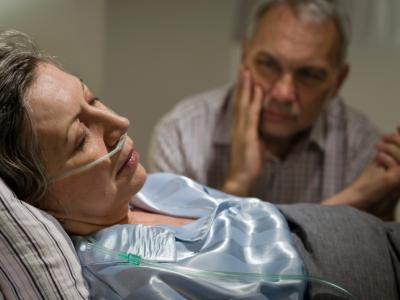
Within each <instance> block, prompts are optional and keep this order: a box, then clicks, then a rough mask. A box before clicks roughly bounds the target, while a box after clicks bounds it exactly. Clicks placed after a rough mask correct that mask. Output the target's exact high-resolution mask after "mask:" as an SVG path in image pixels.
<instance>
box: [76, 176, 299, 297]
mask: <svg viewBox="0 0 400 300" xmlns="http://www.w3.org/2000/svg"><path fill="white" fill-rule="evenodd" d="M131 205H132V209H135V207H140V208H143V209H146V210H149V211H152V212H158V213H163V214H167V215H171V216H181V217H189V218H193V219H195V221H194V222H192V223H190V224H187V225H185V226H181V227H173V226H156V227H149V226H144V225H114V226H112V227H109V228H106V229H103V230H101V231H99V232H97V233H96V234H94V235H92V236H90V238H92V239H95V240H96V244H97V245H100V246H101V247H104V248H107V249H111V250H114V251H123V252H130V253H133V254H136V255H140V256H141V257H142V258H143V259H148V260H151V261H157V262H161V263H163V264H166V263H167V264H171V263H172V265H180V266H186V267H190V268H194V269H199V270H206V271H218V272H221V271H222V272H251V273H264V274H290V275H293V274H296V275H298V274H300V275H302V274H303V275H304V265H303V261H302V259H301V258H300V256H299V254H298V252H297V251H296V249H295V247H294V244H293V242H292V239H291V233H290V230H289V228H288V226H287V223H286V221H285V218H284V217H283V216H282V214H281V213H280V212H279V210H278V209H277V208H276V207H275V206H274V205H272V204H270V203H266V202H261V201H259V200H257V199H254V198H239V197H235V196H232V195H228V194H224V193H222V192H219V191H217V190H214V189H210V188H207V187H204V186H202V185H200V184H198V183H196V182H194V181H192V180H190V179H188V178H186V177H183V176H176V175H173V174H166V173H157V174H151V175H149V176H148V178H147V181H146V183H145V185H144V187H143V188H142V189H141V191H140V192H139V193H138V194H137V195H135V196H134V198H133V199H132V201H131ZM74 241H75V247H76V250H77V253H78V256H79V259H80V261H81V264H82V266H83V272H84V276H85V278H86V280H87V283H88V285H89V288H90V292H91V296H92V298H93V299H302V298H303V295H304V291H305V288H306V285H305V283H304V282H303V281H300V280H278V281H275V282H260V281H258V282H254V281H251V280H250V281H249V280H246V279H245V278H244V279H243V280H231V279H224V278H215V277H213V276H209V277H201V278H198V277H196V276H191V275H187V274H182V273H180V272H176V271H174V270H169V271H168V270H159V269H155V268H151V267H136V266H133V265H131V264H128V263H127V262H125V261H123V260H122V259H120V258H118V257H117V256H114V255H110V254H108V253H106V252H103V251H99V250H98V249H96V248H90V247H89V248H88V247H85V245H84V244H85V243H84V242H83V241H82V240H81V239H78V238H75V239H74Z"/></svg>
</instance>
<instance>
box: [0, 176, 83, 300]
mask: <svg viewBox="0 0 400 300" xmlns="http://www.w3.org/2000/svg"><path fill="white" fill-rule="evenodd" d="M0 253H1V255H0V289H1V292H2V294H3V296H4V297H5V298H6V299H74V300H76V299H88V298H89V293H88V289H87V287H86V285H85V282H84V279H83V276H82V270H81V266H80V264H79V260H78V258H77V256H76V253H75V250H74V248H73V246H72V242H71V240H70V239H69V237H68V236H67V234H66V233H65V231H64V230H63V229H62V227H61V225H60V224H59V223H58V221H57V220H55V219H54V218H53V217H52V216H50V215H49V214H47V213H45V212H43V211H41V210H39V209H37V208H35V207H33V206H31V205H29V204H27V203H24V202H22V201H20V200H19V199H17V198H16V196H15V195H14V194H13V193H12V192H11V190H10V189H9V188H8V187H7V186H6V185H5V183H4V182H3V180H1V178H0ZM0 297H1V295H0Z"/></svg>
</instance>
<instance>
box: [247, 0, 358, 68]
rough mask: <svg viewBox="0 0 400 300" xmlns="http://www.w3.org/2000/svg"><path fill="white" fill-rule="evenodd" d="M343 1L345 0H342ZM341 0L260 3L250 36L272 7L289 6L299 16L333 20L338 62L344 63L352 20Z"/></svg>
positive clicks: (316, 20)
mask: <svg viewBox="0 0 400 300" xmlns="http://www.w3.org/2000/svg"><path fill="white" fill-rule="evenodd" d="M342 1H343V0H342ZM342 1H341V0H266V1H263V3H262V4H260V5H258V6H257V8H256V10H255V12H254V14H253V18H252V21H251V22H250V26H249V28H248V32H247V34H248V38H251V37H252V36H253V34H254V32H255V30H256V28H257V26H258V24H259V22H260V20H261V19H262V18H263V16H264V15H265V14H266V13H267V12H268V11H269V10H270V9H272V8H274V7H276V6H280V5H285V6H288V7H289V8H290V9H292V10H293V12H294V13H295V14H296V15H297V16H299V18H301V19H304V20H308V21H315V22H324V21H328V20H333V21H334V23H335V25H336V28H337V32H338V35H339V47H338V53H337V57H338V62H339V63H344V62H345V61H346V59H347V53H348V48H349V44H350V41H351V22H350V18H349V16H348V14H347V13H346V12H345V10H344V9H343V6H342V5H341V2H342Z"/></svg>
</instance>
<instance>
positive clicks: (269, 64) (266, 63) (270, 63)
mask: <svg viewBox="0 0 400 300" xmlns="http://www.w3.org/2000/svg"><path fill="white" fill-rule="evenodd" d="M257 64H258V65H259V66H260V67H263V68H267V69H269V70H272V71H276V72H279V71H280V67H279V65H278V63H277V62H276V61H275V60H273V59H258V60H257Z"/></svg>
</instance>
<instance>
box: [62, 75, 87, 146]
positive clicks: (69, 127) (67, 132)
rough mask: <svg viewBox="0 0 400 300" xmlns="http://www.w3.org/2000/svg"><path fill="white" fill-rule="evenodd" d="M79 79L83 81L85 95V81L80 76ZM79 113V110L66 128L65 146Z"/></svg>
mask: <svg viewBox="0 0 400 300" xmlns="http://www.w3.org/2000/svg"><path fill="white" fill-rule="evenodd" d="M78 79H79V82H80V83H81V87H82V93H83V95H85V83H84V82H83V80H82V78H79V77H78ZM79 114H80V112H78V113H77V114H76V115H75V116H74V117H73V118H72V119H71V120H70V121H69V122H68V125H67V130H66V135H65V141H64V143H65V146H67V145H68V141H69V140H68V137H69V131H70V129H71V127H72V124H74V123H75V121H76V120H77V119H78V118H79Z"/></svg>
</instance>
